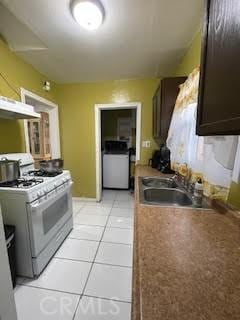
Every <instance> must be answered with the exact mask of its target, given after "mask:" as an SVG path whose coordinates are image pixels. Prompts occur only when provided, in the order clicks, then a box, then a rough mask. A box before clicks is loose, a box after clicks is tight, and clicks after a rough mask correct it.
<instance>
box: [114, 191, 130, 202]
mask: <svg viewBox="0 0 240 320" xmlns="http://www.w3.org/2000/svg"><path fill="white" fill-rule="evenodd" d="M115 200H120V201H131V200H133V195H132V194H131V193H130V191H119V192H118V193H117V195H116V198H115Z"/></svg>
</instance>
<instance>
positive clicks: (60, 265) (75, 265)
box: [24, 259, 92, 294]
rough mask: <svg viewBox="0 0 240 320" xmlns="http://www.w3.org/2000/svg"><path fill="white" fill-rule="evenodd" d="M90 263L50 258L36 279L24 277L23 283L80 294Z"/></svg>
mask: <svg viewBox="0 0 240 320" xmlns="http://www.w3.org/2000/svg"><path fill="white" fill-rule="evenodd" d="M91 265H92V264H91V263H89V262H82V261H72V260H64V259H52V261H51V262H50V264H49V265H48V266H47V268H46V269H45V270H44V272H43V273H42V274H41V275H40V276H39V277H38V278H37V279H36V280H31V279H26V280H25V281H24V284H25V285H28V286H32V287H39V288H43V289H44V288H45V289H52V290H57V291H64V292H68V293H75V294H81V293H82V292H83V288H84V286H85V284H86V281H87V278H88V274H89V271H90V268H91Z"/></svg>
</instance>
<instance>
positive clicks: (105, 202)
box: [86, 199, 114, 207]
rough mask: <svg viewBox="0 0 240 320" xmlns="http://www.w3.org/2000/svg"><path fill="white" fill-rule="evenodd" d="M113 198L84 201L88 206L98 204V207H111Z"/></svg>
mask: <svg viewBox="0 0 240 320" xmlns="http://www.w3.org/2000/svg"><path fill="white" fill-rule="evenodd" d="M113 202H114V200H113V199H111V200H110V199H106V200H105V199H102V200H101V201H100V202H96V201H92V202H90V201H89V202H86V204H87V205H88V206H100V207H112V206H113Z"/></svg>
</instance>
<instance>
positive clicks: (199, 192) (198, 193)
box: [193, 178, 203, 207]
mask: <svg viewBox="0 0 240 320" xmlns="http://www.w3.org/2000/svg"><path fill="white" fill-rule="evenodd" d="M193 202H194V206H195V207H202V202H203V182H202V179H201V178H199V179H198V180H197V182H196V183H195V187H194V194H193Z"/></svg>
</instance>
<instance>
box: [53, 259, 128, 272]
mask: <svg viewBox="0 0 240 320" xmlns="http://www.w3.org/2000/svg"><path fill="white" fill-rule="evenodd" d="M53 259H58V260H68V261H76V262H78V261H79V262H86V263H89V264H93V263H95V264H100V265H105V266H111V267H118V268H128V269H132V267H131V266H123V265H119V264H111V263H103V262H96V261H94V262H92V261H87V260H76V259H70V258H58V257H54V258H53Z"/></svg>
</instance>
